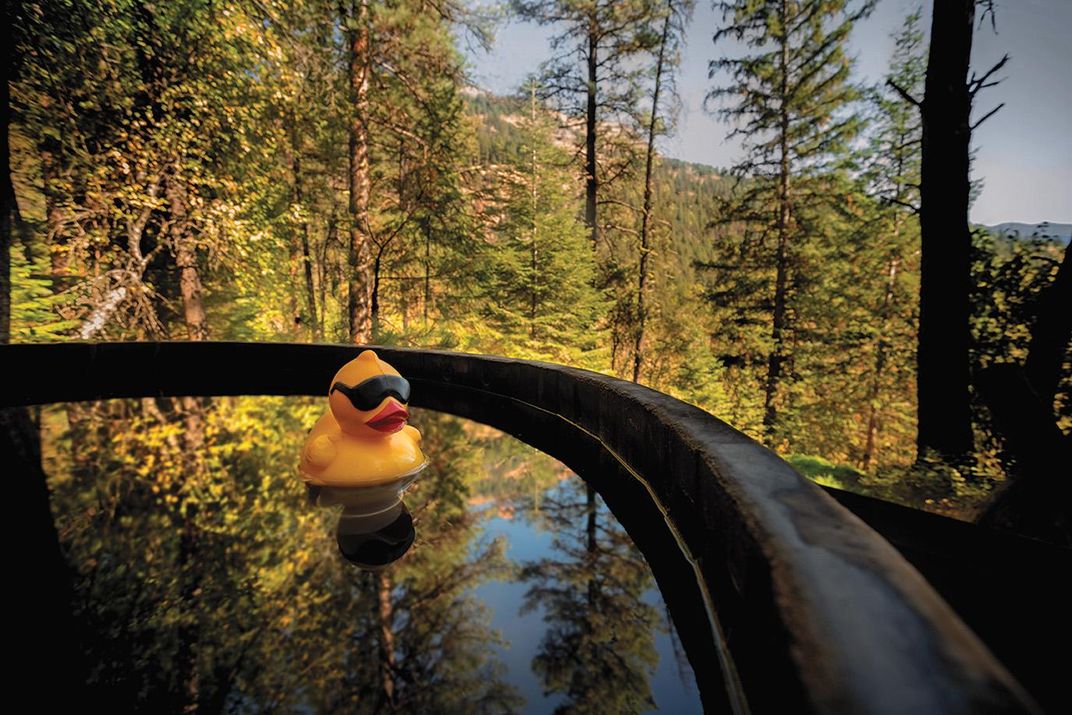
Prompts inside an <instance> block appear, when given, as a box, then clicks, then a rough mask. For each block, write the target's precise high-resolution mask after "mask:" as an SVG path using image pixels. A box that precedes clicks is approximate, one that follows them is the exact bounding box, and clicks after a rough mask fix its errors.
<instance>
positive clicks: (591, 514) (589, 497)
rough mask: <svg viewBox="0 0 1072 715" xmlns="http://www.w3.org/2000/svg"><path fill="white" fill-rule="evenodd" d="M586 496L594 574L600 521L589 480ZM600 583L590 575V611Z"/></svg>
mask: <svg viewBox="0 0 1072 715" xmlns="http://www.w3.org/2000/svg"><path fill="white" fill-rule="evenodd" d="M584 496H585V511H586V512H587V514H588V520H587V524H586V525H585V550H586V551H587V553H588V564H587V566H588V569H587V570H588V572H589V573H592V574H594V572H595V560H596V550H597V547H598V541H597V538H598V535H599V531H598V528H597V527H598V523H597V521H596V517H597V514H596V490H595V489H594V488H593V487H592V485H591V484H588V483H587V482H586V483H585V485H584ZM598 589H599V584H597V583H596V579H595V577H594V576H590V577H589V579H588V594H587V597H588V609H589V612H591V611H592V609H593V608H595V605H596V597H597V596H598V593H599V592H598ZM585 622H586V623H591V619H590V618H586V619H585Z"/></svg>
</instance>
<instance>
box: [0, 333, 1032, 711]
mask: <svg viewBox="0 0 1072 715" xmlns="http://www.w3.org/2000/svg"><path fill="white" fill-rule="evenodd" d="M359 349H360V348H358V347H355V346H333V345H295V344H271V343H269V344H251V343H212V342H205V343H100V344H91V343H71V344H52V345H12V346H2V347H0V364H3V365H4V367H5V372H6V374H7V375H8V376H9V378H8V379H7V381H6V382H5V383H4V385H3V387H2V388H0V405H28V404H42V403H51V402H67V401H79V400H91V399H103V398H119V397H139V396H146V395H171V396H178V395H201V396H220V395H269V394H270V395H320V394H325V393H326V391H327V387H328V385H329V382H330V379H331V376H332V375H333V374H334V372H335V371H336V370H337V369H338V367H339V366H341V365H342V364H343V363H344V362H345V361H347V360H348V359H350V358H352V357H354V356H355V355H356V351H357V350H359ZM377 350H378V352H379V353H380V355H381V357H382V358H384V359H385V360H387V361H388V362H390V363H391V364H392V365H394V366H395V367H396V368H398V370H399V371H400V372H401V373H402V374H403V375H404V376H406V377H407V378H408V379H409V380H410V382H411V383H412V385H413V397H412V404H413V405H415V406H418V407H428V408H431V409H435V410H440V411H443V412H449V413H453V414H456V415H460V416H462V417H467V418H470V419H474V420H477V421H479V422H483V423H486V424H489V425H491V426H494V427H497V428H500V429H502V430H504V431H507V432H509V433H511V434H514V435H516V436H517V437H519V438H520V439H522V440H524V441H526V442H529V443H530V444H532V445H533V446H535V447H537V448H538V449H540V450H542V451H544V452H546V453H548V454H550V455H552V456H554V457H557V458H559V459H560V460H562V461H563V462H565V463H566V464H568V465H569V466H571V467H572V468H573V469H575V470H576V471H577V472H578V473H579V474H580V475H581V476H582V477H584V478H585V479H586V480H589V481H590V482H591V483H593V484H594V485H595V486H596V488H597V489H598V490H599V491H600V493H601V494H602V495H603V496H604V498H605V499H606V501H607V503H608V505H609V506H610V508H611V509H612V511H613V512H614V513H615V515H616V516H617V517H618V519H619V520H620V521H621V522H622V524H623V525H624V526H625V528H626V529H627V530H628V531H629V533H630V535H631V536H632V538H633V539H634V540H635V541H636V542H637V544H638V546H639V547H640V548H641V549H642V551H644V553H645V556H646V558H647V560H648V562H649V564H651V566H652V569H653V572H654V573H655V576H656V578H657V580H658V581H659V584H660V587H661V589H662V591H663V594H664V597H665V598H666V600H667V603H668V606H669V607H670V609H671V613H672V615H673V617H674V620H675V624H676V626H677V630H678V632H679V634H680V635H681V637H682V641H683V645H684V646H685V648H686V652H687V654H688V656H689V660H690V662H691V663H692V665H693V668H694V670H695V672H696V677H697V682H698V686H699V688H700V691H701V695H702V697H703V701H704V705H705V708H706V709H707V710H709V711H726V710H728V711H731V712H748V711H754V712H784V713H788V712H818V713H969V712H970V713H975V712H996V711H1001V712H1010V711H1011V712H1031V711H1034V710H1035V707H1034V705H1033V704H1032V703H1031V701H1030V698H1029V697H1028V696H1027V695H1026V694H1025V693H1024V691H1023V689H1022V688H1021V687H1020V686H1019V685H1018V684H1017V682H1016V681H1015V680H1014V679H1013V677H1012V676H1011V675H1009V673H1008V672H1007V671H1006V670H1005V668H1004V667H1003V666H1002V665H1001V664H1000V663H999V662H998V661H997V660H996V659H995V658H994V657H993V656H992V655H991V654H990V652H989V651H988V650H987V648H986V647H985V646H984V645H983V644H982V643H981V642H980V641H979V640H978V638H977V637H976V636H975V635H974V634H973V633H972V632H971V631H970V630H969V629H968V628H967V627H966V626H965V625H964V624H963V623H962V622H961V621H960V620H959V619H958V618H957V616H956V615H955V613H954V612H953V611H952V609H951V608H950V607H949V606H948V605H947V604H946V603H945V602H944V601H943V600H942V599H941V598H940V597H939V596H938V595H937V594H936V593H935V592H934V591H933V590H932V588H931V587H930V585H929V584H928V583H927V582H926V581H925V580H924V579H923V577H922V576H920V574H919V573H918V572H917V571H916V570H915V569H914V568H913V567H912V566H910V565H909V564H908V563H907V562H906V561H905V560H904V559H903V558H902V557H901V556H900V555H899V554H898V553H897V551H895V550H894V548H893V547H892V546H891V545H890V544H889V543H887V542H886V541H885V540H883V539H882V538H881V537H880V536H879V535H878V534H876V533H875V532H874V531H872V530H871V529H870V528H869V527H868V526H867V525H865V524H864V523H863V522H862V521H861V520H860V519H858V518H856V517H855V516H853V514H852V513H850V512H849V511H848V510H846V509H845V508H844V507H842V506H841V505H839V504H838V503H837V502H835V501H834V500H833V499H831V498H830V497H829V496H828V495H827V494H826V493H824V492H823V490H821V489H820V488H819V487H817V486H815V485H814V484H812V483H810V482H809V481H807V480H805V479H804V478H802V477H801V476H800V475H798V474H797V473H796V472H795V471H794V470H793V469H792V468H791V467H790V466H789V465H788V464H787V463H786V462H784V461H783V460H781V459H780V458H779V457H778V456H777V455H775V454H774V453H773V452H771V451H770V450H768V449H766V448H764V447H763V446H761V445H759V444H758V443H756V442H755V441H753V440H752V439H750V438H748V437H746V436H745V435H743V434H742V433H740V432H738V431H737V430H735V429H733V428H732V427H730V426H729V425H727V424H726V423H724V422H722V421H720V420H718V419H716V418H715V417H713V416H711V415H709V414H707V413H706V412H704V411H702V410H700V409H697V408H695V407H692V406H690V405H687V404H685V403H683V402H681V401H679V400H676V399H674V398H672V397H669V396H667V395H665V394H662V393H659V392H656V391H654V390H650V389H648V388H645V387H643V386H639V385H635V384H633V383H628V382H624V381H621V380H617V379H614V378H611V377H607V376H604V375H600V374H596V373H592V372H588V371H585V370H578V369H574V368H569V367H564V366H560V365H551V364H546V363H538V362H531V361H525V360H512V359H507V358H499V357H487V356H479V355H467V354H460V353H450V352H440V351H432V350H407V349H395V348H377Z"/></svg>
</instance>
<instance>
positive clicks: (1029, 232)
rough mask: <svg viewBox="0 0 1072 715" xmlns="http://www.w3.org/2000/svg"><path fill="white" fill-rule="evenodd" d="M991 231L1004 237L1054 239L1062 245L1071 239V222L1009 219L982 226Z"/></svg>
mask: <svg viewBox="0 0 1072 715" xmlns="http://www.w3.org/2000/svg"><path fill="white" fill-rule="evenodd" d="M983 228H985V229H987V230H988V231H990V232H992V233H996V234H998V235H999V236H1005V237H1017V238H1041V239H1050V240H1055V241H1057V242H1058V243H1060V244H1061V245H1063V246H1067V245H1068V243H1069V242H1070V241H1072V223H1050V222H1049V221H1043V222H1042V223H1018V222H1015V221H1009V222H1006V223H998V224H994V225H993V226H983Z"/></svg>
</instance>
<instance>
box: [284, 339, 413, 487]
mask: <svg viewBox="0 0 1072 715" xmlns="http://www.w3.org/2000/svg"><path fill="white" fill-rule="evenodd" d="M409 393H410V387H409V383H408V382H407V381H406V379H405V378H403V377H402V376H401V375H400V374H399V373H398V370H395V369H394V368H393V367H391V366H390V365H389V364H387V363H386V362H384V361H383V360H380V359H379V357H378V356H377V355H376V353H375V352H374V351H372V350H365V351H363V352H362V353H361V354H360V355H358V356H357V357H356V358H354V359H353V360H351V361H350V362H348V363H346V364H345V365H343V366H342V368H341V369H340V370H339V371H338V372H337V373H335V377H334V378H333V379H332V381H331V388H330V389H329V390H328V408H329V409H328V411H327V412H326V413H325V414H324V416H323V417H321V418H320V419H319V420H317V423H316V424H315V425H313V429H312V430H311V431H310V432H309V437H308V438H307V439H306V441H305V446H304V447H303V448H302V453H301V464H300V470H301V475H302V479H304V480H305V482H306V483H307V484H310V485H315V486H324V487H371V486H377V485H388V484H393V483H397V482H402V481H406V480H409V481H412V478H413V477H414V476H415V475H416V473H417V472H419V471H420V470H422V469H423V468H424V467H425V466H426V465H427V464H428V460H427V459H426V458H425V456H424V453H423V452H422V451H421V433H420V432H419V431H417V429H416V428H415V427H412V426H410V425H408V424H406V422H407V420H408V419H409V410H408V409H407V408H406V405H407V403H408V402H409Z"/></svg>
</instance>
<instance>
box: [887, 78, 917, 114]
mask: <svg viewBox="0 0 1072 715" xmlns="http://www.w3.org/2000/svg"><path fill="white" fill-rule="evenodd" d="M886 84H888V85H889V86H890V87H892V88H893V91H894V92H896V93H897V94H899V95H901V99H903V100H904V101H906V102H908V103H909V104H911V105H913V106H916V107H919V108H921V109H922V108H923V102H921V101H919V100H918V99H916V98H915V97H913V96H912V95H911V94H909V93H908V90H907V89H904V88H902V87H901V86H900V85H899V84H897V83H896V82H894V81H893V80H892V79H887V80H886Z"/></svg>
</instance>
